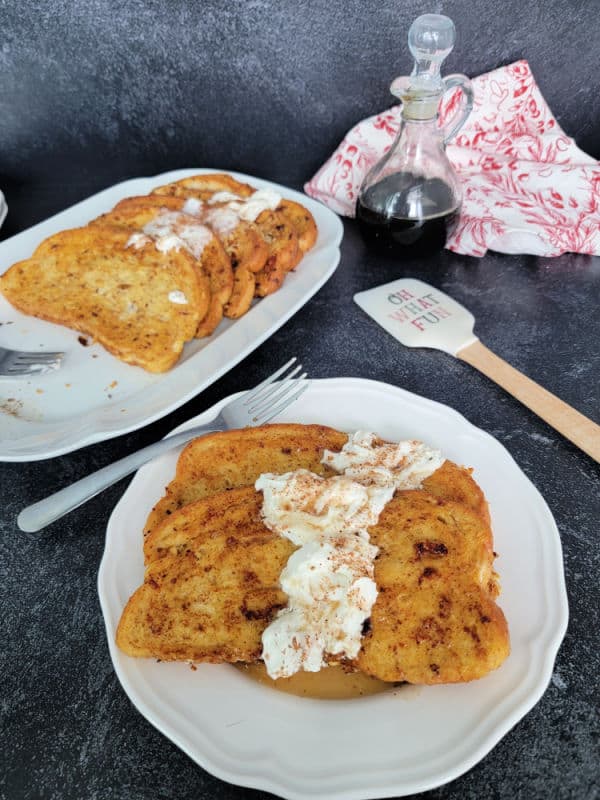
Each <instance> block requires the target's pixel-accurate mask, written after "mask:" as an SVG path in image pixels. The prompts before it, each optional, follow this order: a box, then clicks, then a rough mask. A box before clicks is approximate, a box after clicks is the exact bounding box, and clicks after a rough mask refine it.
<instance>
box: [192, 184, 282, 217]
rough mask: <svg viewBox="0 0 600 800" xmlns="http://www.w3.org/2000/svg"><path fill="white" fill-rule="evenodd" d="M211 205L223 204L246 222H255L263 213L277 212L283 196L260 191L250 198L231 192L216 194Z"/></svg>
mask: <svg viewBox="0 0 600 800" xmlns="http://www.w3.org/2000/svg"><path fill="white" fill-rule="evenodd" d="M208 203H209V204H210V205H216V204H217V203H219V204H220V203H223V204H224V205H225V207H226V208H228V209H229V210H230V211H234V212H235V213H236V214H237V215H238V217H239V218H240V219H243V220H244V221H245V222H255V221H256V219H257V217H258V216H260V214H262V212H263V211H275V209H276V208H277V207H278V206H279V204H280V203H281V195H280V194H277V192H274V191H273V190H272V189H258V190H257V191H256V192H253V194H251V195H250V197H240V196H239V195H237V194H234V193H233V192H229V191H223V192H215V193H214V194H213V195H212V197H210V198H209V200H208Z"/></svg>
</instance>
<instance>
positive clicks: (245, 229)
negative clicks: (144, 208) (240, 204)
mask: <svg viewBox="0 0 600 800" xmlns="http://www.w3.org/2000/svg"><path fill="white" fill-rule="evenodd" d="M244 187H245V188H244ZM218 191H230V192H232V193H238V194H239V193H241V192H248V193H249V194H252V192H253V191H254V190H253V189H252V187H250V186H247V184H241V183H239V182H238V181H235V180H234V179H233V178H231V176H229V175H221V174H215V175H198V176H196V177H193V178H185V179H183V180H181V181H176V182H175V183H169V184H166V185H165V186H158V187H157V188H156V189H153V190H152V195H154V196H156V195H158V196H167V197H171V198H180V199H182V200H183V202H184V203H185V201H186V200H192V201H193V200H195V201H197V204H196V207H195V213H196V214H197V215H198V216H199V217H200V218H201V219H202V221H203V222H204V223H205V224H206V225H208V226H209V227H210V228H212V230H213V231H214V232H215V234H216V235H217V236H218V238H219V239H220V240H221V242H222V243H223V246H224V248H225V250H226V252H227V255H228V256H229V258H230V259H231V265H232V267H233V268H234V269H237V268H238V267H243V268H245V269H247V270H250V272H259V271H260V270H261V269H262V267H263V266H264V264H265V262H266V260H267V256H268V253H269V250H268V245H267V243H266V242H265V240H264V238H263V236H262V234H261V232H260V231H259V229H258V228H257V226H256V225H255V224H254V223H253V222H246V221H244V220H241V219H239V217H238V216H237V215H236V214H234V213H233V212H230V211H229V210H228V209H226V208H223V207H222V206H218V205H212V206H211V205H207V204H206V201H207V200H208V199H210V198H211V197H212V196H213V194H214V193H215V192H218ZM239 196H242V194H239Z"/></svg>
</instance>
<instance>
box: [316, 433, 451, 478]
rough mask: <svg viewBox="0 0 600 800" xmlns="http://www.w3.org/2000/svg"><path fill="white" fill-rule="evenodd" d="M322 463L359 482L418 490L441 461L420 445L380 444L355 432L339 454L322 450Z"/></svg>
mask: <svg viewBox="0 0 600 800" xmlns="http://www.w3.org/2000/svg"><path fill="white" fill-rule="evenodd" d="M322 463H323V464H327V466H328V467H331V469H333V470H335V471H336V472H343V473H344V475H347V476H348V477H349V478H352V479H353V480H356V481H359V482H360V483H365V484H371V483H373V484H377V485H379V486H393V487H394V488H396V489H418V488H419V487H420V486H421V483H422V482H423V481H424V480H425V478H427V477H428V476H429V475H431V474H432V473H434V472H435V471H436V469H439V467H441V466H442V464H443V463H444V458H443V456H442V454H441V452H440V451H439V450H433V449H432V448H431V447H428V446H427V445H426V444H423V442H417V441H411V440H406V441H402V442H382V441H381V439H379V438H378V437H377V435H376V434H374V433H368V432H365V431H357V432H356V433H353V434H351V435H350V436H349V437H348V441H347V442H346V444H345V445H344V446H343V448H342V449H341V451H340V452H339V453H334V452H331V451H330V450H326V451H325V453H324V455H323V458H322Z"/></svg>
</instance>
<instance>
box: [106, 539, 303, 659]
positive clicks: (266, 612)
mask: <svg viewBox="0 0 600 800" xmlns="http://www.w3.org/2000/svg"><path fill="white" fill-rule="evenodd" d="M291 547H292V549H293V546H291ZM289 553H290V543H289V542H288V541H287V540H285V539H283V538H282V537H280V536H278V535H277V534H272V533H270V532H269V531H266V529H262V530H261V532H260V533H259V534H258V535H252V534H251V533H247V534H246V533H245V532H244V531H243V530H240V531H238V530H226V531H222V532H221V533H219V534H215V535H214V536H212V537H209V538H207V539H205V540H204V541H203V542H201V543H197V544H196V546H195V547H194V548H193V549H191V548H190V549H187V550H185V551H184V552H183V553H181V554H180V555H175V556H173V555H168V556H165V557H164V558H160V559H157V560H156V561H153V562H152V563H151V564H150V565H149V567H148V569H147V571H146V577H145V580H144V583H143V585H142V586H141V587H140V588H139V589H138V590H137V591H136V592H135V593H134V594H133V595H132V597H131V599H130V600H129V602H128V603H127V606H126V607H125V610H124V612H123V614H122V616H121V619H120V622H119V626H118V628H117V637H116V640H117V644H118V646H119V647H120V648H121V650H123V652H125V653H127V654H128V655H131V656H138V657H154V658H160V659H161V660H163V661H180V660H190V661H208V662H223V661H226V662H236V661H256V660H257V659H258V658H260V654H261V635H262V631H263V630H264V628H265V626H266V624H268V621H269V620H270V619H271V618H272V617H273V616H274V614H275V613H276V611H277V610H278V609H279V608H282V607H283V606H285V604H286V602H287V597H286V595H285V593H284V592H282V590H281V588H280V587H279V575H280V574H281V570H282V568H283V567H284V565H285V563H286V561H287V559H288V557H289Z"/></svg>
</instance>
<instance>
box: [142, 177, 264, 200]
mask: <svg viewBox="0 0 600 800" xmlns="http://www.w3.org/2000/svg"><path fill="white" fill-rule="evenodd" d="M254 191H255V189H253V188H252V186H250V185H249V184H247V183H241V182H240V181H238V180H236V179H235V178H234V177H233V176H231V175H228V174H227V173H226V172H212V173H207V174H199V175H192V176H191V177H190V178H182V179H181V180H179V181H174V182H173V183H168V184H166V185H165V186H159V187H158V188H157V189H154V190H153V193H154V194H162V195H171V196H172V197H197V198H198V199H199V200H203V201H207V200H210V199H211V197H212V196H213V195H214V194H216V193H217V192H230V193H231V194H235V195H237V196H238V197H250V195H251V194H253V193H254Z"/></svg>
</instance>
